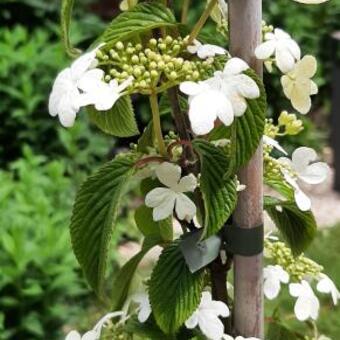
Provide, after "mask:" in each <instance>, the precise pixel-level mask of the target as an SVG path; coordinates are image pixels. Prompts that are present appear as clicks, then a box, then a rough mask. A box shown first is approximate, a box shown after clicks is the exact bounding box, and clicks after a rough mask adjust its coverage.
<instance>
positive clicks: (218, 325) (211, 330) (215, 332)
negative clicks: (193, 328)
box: [199, 312, 224, 340]
mask: <svg viewBox="0 0 340 340" xmlns="http://www.w3.org/2000/svg"><path fill="white" fill-rule="evenodd" d="M199 327H200V330H201V331H202V333H203V334H204V335H205V336H206V337H207V338H208V339H211V340H220V339H221V338H222V336H223V334H224V325H223V323H222V321H221V320H220V319H219V318H218V317H217V316H215V315H212V314H210V313H204V312H203V313H202V314H201V315H200V317H199Z"/></svg>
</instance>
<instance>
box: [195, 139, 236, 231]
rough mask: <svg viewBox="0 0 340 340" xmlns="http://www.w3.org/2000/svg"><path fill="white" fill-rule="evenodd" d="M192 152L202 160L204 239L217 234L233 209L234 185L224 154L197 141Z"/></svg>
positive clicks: (228, 163) (203, 142) (234, 199)
mask: <svg viewBox="0 0 340 340" xmlns="http://www.w3.org/2000/svg"><path fill="white" fill-rule="evenodd" d="M193 147H194V149H195V150H196V151H197V152H198V153H199V155H200V160H201V169H202V170H201V175H202V176H201V191H202V194H203V200H204V207H205V222H204V228H205V231H204V237H209V236H211V235H214V234H216V233H217V232H218V231H219V230H220V229H221V228H222V227H223V225H224V223H225V222H226V221H227V220H228V218H229V217H230V215H231V214H232V212H233V211H234V209H235V207H236V202H237V191H236V188H237V185H236V181H235V179H234V178H232V177H228V171H229V169H230V161H229V159H228V157H227V156H226V154H225V153H224V152H223V151H222V150H221V149H220V148H218V147H216V146H214V145H213V144H211V143H209V142H207V141H204V140H201V139H196V140H194V141H193Z"/></svg>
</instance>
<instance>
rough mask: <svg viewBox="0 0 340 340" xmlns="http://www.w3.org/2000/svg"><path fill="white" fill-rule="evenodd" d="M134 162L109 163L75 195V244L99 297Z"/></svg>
mask: <svg viewBox="0 0 340 340" xmlns="http://www.w3.org/2000/svg"><path fill="white" fill-rule="evenodd" d="M134 163H135V159H134V158H133V157H132V156H131V155H122V156H119V157H117V158H115V159H114V160H113V161H111V162H108V163H106V164H105V165H104V166H102V167H101V168H100V169H99V170H97V171H96V172H95V173H94V174H93V175H92V176H90V177H88V178H87V180H86V181H85V182H84V183H83V185H82V186H81V188H80V190H79V191H78V193H77V196H76V201H75V204H74V207H73V212H72V219H71V226H70V230H71V239H72V245H73V249H74V253H75V255H76V257H77V259H78V261H79V263H80V265H81V267H82V269H83V270H84V273H85V276H86V278H87V280H88V282H89V283H90V285H91V286H92V288H93V289H94V290H95V291H96V292H97V293H98V294H100V293H101V288H102V284H103V280H104V277H105V268H106V261H107V255H108V250H109V245H110V240H111V235H112V231H113V227H114V224H115V221H116V217H117V213H118V207H119V203H120V199H121V196H122V195H123V194H124V191H125V189H126V186H127V183H128V181H129V179H130V177H131V176H132V175H133V173H134V167H133V165H134Z"/></svg>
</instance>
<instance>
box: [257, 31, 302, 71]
mask: <svg viewBox="0 0 340 340" xmlns="http://www.w3.org/2000/svg"><path fill="white" fill-rule="evenodd" d="M264 40H265V42H263V43H262V44H260V45H259V46H257V47H256V49H255V55H256V57H257V58H258V59H261V60H265V59H268V58H269V57H270V56H271V55H273V54H275V62H276V65H277V67H278V68H279V69H280V71H281V72H283V73H287V72H289V71H291V70H292V69H293V67H294V64H295V61H297V60H300V58H301V51H300V47H299V45H298V44H297V43H296V41H295V40H293V39H292V38H291V36H290V35H289V34H288V33H286V32H284V31H283V30H281V29H279V28H275V30H274V33H271V32H268V33H266V34H265V36H264Z"/></svg>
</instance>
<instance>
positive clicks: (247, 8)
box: [229, 0, 264, 339]
mask: <svg viewBox="0 0 340 340" xmlns="http://www.w3.org/2000/svg"><path fill="white" fill-rule="evenodd" d="M261 26H262V0H229V30H230V53H231V55H232V56H233V57H240V58H242V59H243V60H245V61H246V62H247V63H248V64H249V65H250V67H252V68H253V69H254V70H255V71H256V72H257V73H258V74H259V75H260V76H262V63H261V62H260V61H258V60H257V59H256V58H255V55H254V50H255V47H256V46H257V45H258V44H259V42H260V41H261ZM262 174H263V160H262V144H261V145H260V146H259V148H258V150H257V151H256V153H255V154H254V156H253V158H252V159H251V160H250V161H249V163H248V164H247V165H246V166H245V167H244V168H242V169H241V170H240V172H239V180H240V182H241V183H242V184H245V185H246V190H245V191H243V192H241V193H240V195H239V201H238V205H237V208H236V211H235V214H234V219H233V221H234V223H235V224H236V225H237V226H239V227H243V228H252V227H256V226H259V225H261V224H263V184H262V181H263V176H262ZM262 266H263V262H262V254H260V255H256V256H252V257H244V256H235V257H234V291H235V296H234V299H235V300H234V303H235V308H234V322H235V324H234V327H235V333H236V334H237V335H242V336H244V337H258V338H261V339H263V338H264V334H263V332H264V331H263V328H264V327H263V319H264V316H263V277H262Z"/></svg>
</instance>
